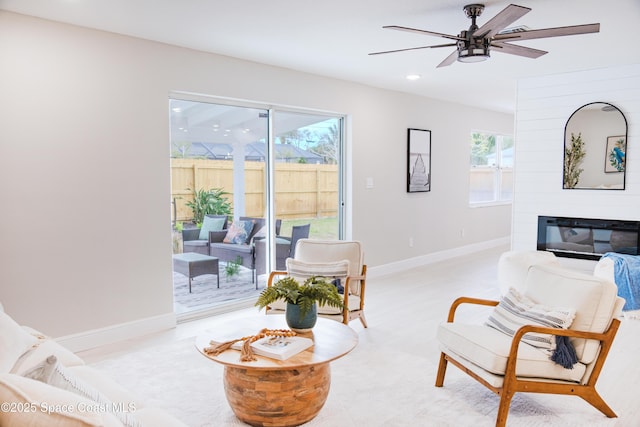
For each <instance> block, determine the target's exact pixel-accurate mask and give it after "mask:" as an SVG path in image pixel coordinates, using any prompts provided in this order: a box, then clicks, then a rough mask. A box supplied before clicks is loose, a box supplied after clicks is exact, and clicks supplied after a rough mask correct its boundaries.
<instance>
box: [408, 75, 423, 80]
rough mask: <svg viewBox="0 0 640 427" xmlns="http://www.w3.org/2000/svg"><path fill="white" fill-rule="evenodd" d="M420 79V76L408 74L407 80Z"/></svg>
mask: <svg viewBox="0 0 640 427" xmlns="http://www.w3.org/2000/svg"><path fill="white" fill-rule="evenodd" d="M420 77H421V76H420V74H408V75H407V80H418V79H419V78H420Z"/></svg>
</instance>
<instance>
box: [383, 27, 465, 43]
mask: <svg viewBox="0 0 640 427" xmlns="http://www.w3.org/2000/svg"><path fill="white" fill-rule="evenodd" d="M382 28H387V29H389V30H398V31H407V32H409V33H417V34H426V35H429V36H436V37H444V38H445V39H451V40H464V39H463V38H462V37H458V36H452V35H450V34H444V33H436V32H435V31H428V30H419V29H417V28H409V27H401V26H399V25H385V26H384V27H382Z"/></svg>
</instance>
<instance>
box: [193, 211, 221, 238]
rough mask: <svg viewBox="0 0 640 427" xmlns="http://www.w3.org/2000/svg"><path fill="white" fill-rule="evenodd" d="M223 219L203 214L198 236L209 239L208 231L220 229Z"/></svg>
mask: <svg viewBox="0 0 640 427" xmlns="http://www.w3.org/2000/svg"><path fill="white" fill-rule="evenodd" d="M224 221H225V219H224V218H211V217H210V216H205V217H204V220H202V227H201V228H200V235H199V236H198V238H199V239H200V240H209V232H210V231H220V230H222V227H224Z"/></svg>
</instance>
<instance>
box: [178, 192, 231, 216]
mask: <svg viewBox="0 0 640 427" xmlns="http://www.w3.org/2000/svg"><path fill="white" fill-rule="evenodd" d="M187 190H189V191H193V200H192V201H189V202H187V203H185V205H186V206H187V207H188V208H190V209H191V212H192V213H193V222H194V223H196V224H202V221H203V220H204V216H205V215H207V214H211V215H231V202H229V201H228V200H227V198H226V197H225V196H228V195H229V194H230V193H228V192H226V191H224V190H223V189H221V188H212V189H210V190H204V189H200V190H198V191H195V190H191V189H190V188H187Z"/></svg>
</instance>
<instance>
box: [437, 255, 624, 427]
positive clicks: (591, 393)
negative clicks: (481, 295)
mask: <svg viewBox="0 0 640 427" xmlns="http://www.w3.org/2000/svg"><path fill="white" fill-rule="evenodd" d="M516 259H517V261H516V262H517V263H518V265H519V266H522V267H523V268H524V269H525V270H524V271H525V273H524V274H523V277H524V279H523V281H522V283H521V284H520V286H519V287H518V289H516V288H513V287H512V288H511V289H510V290H509V291H508V292H507V294H506V295H505V296H503V297H502V298H501V300H500V301H492V300H485V299H478V298H468V297H461V298H458V299H456V300H455V301H454V302H453V304H452V305H451V308H450V310H449V316H448V319H447V322H446V323H443V324H441V325H440V326H439V328H438V331H437V339H438V341H439V342H440V349H441V351H442V353H441V355H440V365H439V367H438V372H437V375H436V383H435V385H436V387H442V386H443V384H444V377H445V372H446V368H447V364H448V363H451V364H453V365H454V366H456V367H458V368H459V369H461V370H462V371H463V372H465V373H466V374H468V375H470V376H471V377H472V378H474V379H475V380H477V381H478V382H480V383H481V384H482V385H484V386H485V387H487V388H488V389H489V390H491V391H493V392H494V393H496V394H497V395H499V396H500V404H499V407H498V414H497V419H496V426H497V427H503V426H505V425H506V420H507V416H508V414H509V406H510V403H511V399H512V398H513V396H514V394H515V393H518V392H529V393H547V394H566V395H574V396H578V397H580V398H582V399H584V400H585V401H586V402H588V403H590V404H591V405H592V406H594V407H595V408H596V409H598V410H599V411H600V412H602V413H603V414H604V415H606V416H607V417H609V418H612V417H615V416H616V414H615V413H614V412H613V410H612V409H611V408H610V407H609V406H608V405H607V404H606V403H605V402H604V400H603V399H602V398H601V397H600V395H599V394H598V392H597V391H596V389H595V385H596V381H597V380H598V377H599V375H600V372H601V370H602V367H603V365H604V362H605V360H606V358H607V354H608V353H609V349H610V348H611V345H612V343H613V339H614V338H615V336H616V333H617V330H618V327H619V325H620V320H619V319H618V316H619V315H620V312H621V309H622V306H623V305H624V299H622V298H620V297H618V296H617V288H616V285H615V284H614V283H612V282H610V281H608V280H605V279H602V278H599V277H594V276H592V275H588V274H583V273H580V272H576V271H572V270H569V269H567V268H564V267H561V266H558V265H553V264H550V263H548V262H544V261H545V260H543V263H542V264H534V265H531V266H528V267H527V266H526V265H525V264H526V263H523V262H522V260H523V259H522V257H505V258H503V259H502V261H503V263H502V266H500V267H499V268H505V267H507V265H506V264H509V263H510V260H516ZM546 261H548V260H546ZM518 265H511V266H508V268H512V269H513V268H518ZM511 277H515V276H513V275H512V276H511ZM479 306H483V307H484V310H490V315H489V316H488V317H487V320H486V322H485V323H483V324H481V323H472V322H469V321H467V322H465V321H460V320H459V319H456V318H455V316H456V315H458V314H460V316H462V315H465V316H467V317H468V315H469V314H474V313H476V314H478V312H477V310H478V308H475V309H474V308H473V307H479ZM487 307H493V308H490V309H489V308H487ZM460 316H458V317H460Z"/></svg>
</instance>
